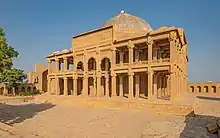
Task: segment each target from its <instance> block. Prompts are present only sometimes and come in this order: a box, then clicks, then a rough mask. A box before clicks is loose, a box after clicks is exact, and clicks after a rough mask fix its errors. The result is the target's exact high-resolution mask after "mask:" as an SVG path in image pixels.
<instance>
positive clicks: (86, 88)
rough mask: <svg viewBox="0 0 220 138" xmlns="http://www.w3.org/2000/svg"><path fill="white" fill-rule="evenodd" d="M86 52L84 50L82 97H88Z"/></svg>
mask: <svg viewBox="0 0 220 138" xmlns="http://www.w3.org/2000/svg"><path fill="white" fill-rule="evenodd" d="M87 60H88V59H87V51H86V50H84V54H83V62H84V63H83V65H84V72H83V73H84V76H83V90H82V95H88V61H87Z"/></svg>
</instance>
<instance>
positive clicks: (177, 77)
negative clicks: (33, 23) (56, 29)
mask: <svg viewBox="0 0 220 138" xmlns="http://www.w3.org/2000/svg"><path fill="white" fill-rule="evenodd" d="M187 49H188V47H187V41H186V37H185V33H184V30H183V29H182V28H176V27H167V26H164V27H160V28H158V29H155V30H154V29H152V28H151V26H150V25H149V24H148V22H146V21H145V20H143V19H141V18H140V17H137V16H133V15H130V14H128V13H126V12H124V11H121V12H120V13H118V15H116V16H115V17H112V18H111V19H109V20H107V21H106V22H105V23H104V24H103V26H101V27H100V28H98V29H95V30H91V31H88V32H85V33H82V34H79V35H75V36H73V37H72V47H70V49H64V50H62V51H56V52H52V53H51V54H49V55H48V56H47V61H48V66H47V67H45V68H44V67H36V68H39V69H38V70H39V73H37V72H38V71H36V72H34V73H30V74H29V81H30V82H32V83H36V81H38V82H39V83H40V85H39V86H38V89H40V90H42V91H45V92H46V91H47V92H48V93H50V94H51V95H74V96H97V97H104V96H105V97H116V96H117V97H124V98H143V99H166V100H171V101H172V100H174V99H176V98H178V97H179V96H181V95H182V94H183V93H185V92H187V91H188V53H187ZM37 66H40V65H37ZM42 68H44V69H43V70H42ZM42 80H44V81H42ZM36 84H37V83H36Z"/></svg>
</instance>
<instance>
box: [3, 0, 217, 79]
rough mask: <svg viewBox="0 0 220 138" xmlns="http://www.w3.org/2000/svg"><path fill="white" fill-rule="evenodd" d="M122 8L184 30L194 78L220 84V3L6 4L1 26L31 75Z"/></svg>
mask: <svg viewBox="0 0 220 138" xmlns="http://www.w3.org/2000/svg"><path fill="white" fill-rule="evenodd" d="M122 9H123V10H125V12H127V13H129V14H132V15H136V16H139V17H141V18H143V19H145V20H146V21H147V22H148V23H149V24H150V25H151V26H152V28H153V29H156V28H159V27H161V26H176V27H181V28H184V30H185V33H186V38H187V41H188V47H189V80H190V81H191V82H195V81H209V80H212V81H220V42H219V40H220V33H219V31H220V1H219V0H200V1H199V0H182V1H180V0H169V1H165V0H138V1H129V0H120V1H119V0H111V1H103V0H92V1H89V0H87V1H84V0H80V1H74V0H62V1H61V0H35V1H34V0H2V1H1V2H0V25H1V26H2V27H3V28H4V29H5V32H6V33H7V39H8V42H9V44H10V45H11V46H13V47H14V48H15V49H17V50H18V51H19V52H20V56H19V57H18V58H17V59H15V67H17V68H22V69H24V70H25V71H26V72H28V71H33V69H34V64H35V63H38V64H46V59H45V57H46V56H47V55H48V53H51V52H53V51H57V50H62V49H66V48H71V36H74V35H76V34H78V33H82V32H85V31H89V30H91V29H95V28H98V27H100V26H101V25H102V24H103V23H104V22H105V21H106V20H108V19H109V18H111V17H113V16H115V15H117V13H118V12H119V11H120V10H122Z"/></svg>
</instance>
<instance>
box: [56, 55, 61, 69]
mask: <svg viewBox="0 0 220 138" xmlns="http://www.w3.org/2000/svg"><path fill="white" fill-rule="evenodd" d="M58 71H60V60H59V59H58V58H57V59H56V72H58Z"/></svg>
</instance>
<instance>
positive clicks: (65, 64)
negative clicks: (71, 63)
mask: <svg viewBox="0 0 220 138" xmlns="http://www.w3.org/2000/svg"><path fill="white" fill-rule="evenodd" d="M63 64H64V70H65V71H67V70H68V58H67V57H64V58H63Z"/></svg>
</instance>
